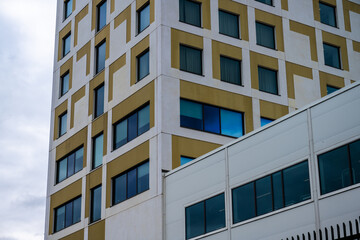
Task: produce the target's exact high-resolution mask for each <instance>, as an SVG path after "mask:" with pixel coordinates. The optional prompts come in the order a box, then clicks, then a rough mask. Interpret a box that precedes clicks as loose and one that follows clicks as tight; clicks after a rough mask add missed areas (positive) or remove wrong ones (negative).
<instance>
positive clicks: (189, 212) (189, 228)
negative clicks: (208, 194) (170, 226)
mask: <svg viewBox="0 0 360 240" xmlns="http://www.w3.org/2000/svg"><path fill="white" fill-rule="evenodd" d="M204 211H205V209H204V202H200V203H197V204H195V205H192V206H190V207H187V208H186V210H185V214H186V239H190V238H193V237H196V236H199V235H202V234H204V233H205V219H204V216H205V212H204Z"/></svg>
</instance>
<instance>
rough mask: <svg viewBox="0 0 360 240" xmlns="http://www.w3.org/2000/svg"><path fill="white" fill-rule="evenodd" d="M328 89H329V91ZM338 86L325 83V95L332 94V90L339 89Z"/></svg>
mask: <svg viewBox="0 0 360 240" xmlns="http://www.w3.org/2000/svg"><path fill="white" fill-rule="evenodd" d="M329 89H331V92H329ZM339 89H340V88H338V87H335V86H333V85H330V84H326V95H329V94H332V93H333V92H336V91H337V90H339Z"/></svg>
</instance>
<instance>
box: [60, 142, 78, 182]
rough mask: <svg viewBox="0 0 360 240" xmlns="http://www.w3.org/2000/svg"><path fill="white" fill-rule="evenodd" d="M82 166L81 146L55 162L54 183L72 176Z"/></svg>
mask: <svg viewBox="0 0 360 240" xmlns="http://www.w3.org/2000/svg"><path fill="white" fill-rule="evenodd" d="M82 168H83V148H82V147H81V148H79V149H78V150H77V151H76V152H72V153H70V154H68V155H67V156H65V157H64V158H63V159H61V160H59V161H58V162H57V172H56V183H59V182H61V181H63V180H64V179H66V178H68V177H70V176H72V175H73V174H75V173H77V172H78V171H80V170H82Z"/></svg>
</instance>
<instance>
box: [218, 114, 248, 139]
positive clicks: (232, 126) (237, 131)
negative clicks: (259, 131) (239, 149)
mask: <svg viewBox="0 0 360 240" xmlns="http://www.w3.org/2000/svg"><path fill="white" fill-rule="evenodd" d="M220 116H221V134H223V135H227V136H231V137H241V136H242V135H244V130H243V115H242V113H238V112H233V111H229V110H225V109H221V110H220Z"/></svg>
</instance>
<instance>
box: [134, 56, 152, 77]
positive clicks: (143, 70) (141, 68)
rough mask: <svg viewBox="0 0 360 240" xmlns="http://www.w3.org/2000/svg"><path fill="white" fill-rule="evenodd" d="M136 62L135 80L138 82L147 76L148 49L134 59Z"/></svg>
mask: <svg viewBox="0 0 360 240" xmlns="http://www.w3.org/2000/svg"><path fill="white" fill-rule="evenodd" d="M136 61H137V80H138V81H140V80H141V79H143V78H144V77H146V76H147V75H149V73H150V71H149V49H147V50H146V51H145V52H143V53H142V54H140V55H139V56H137V57H136Z"/></svg>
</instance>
